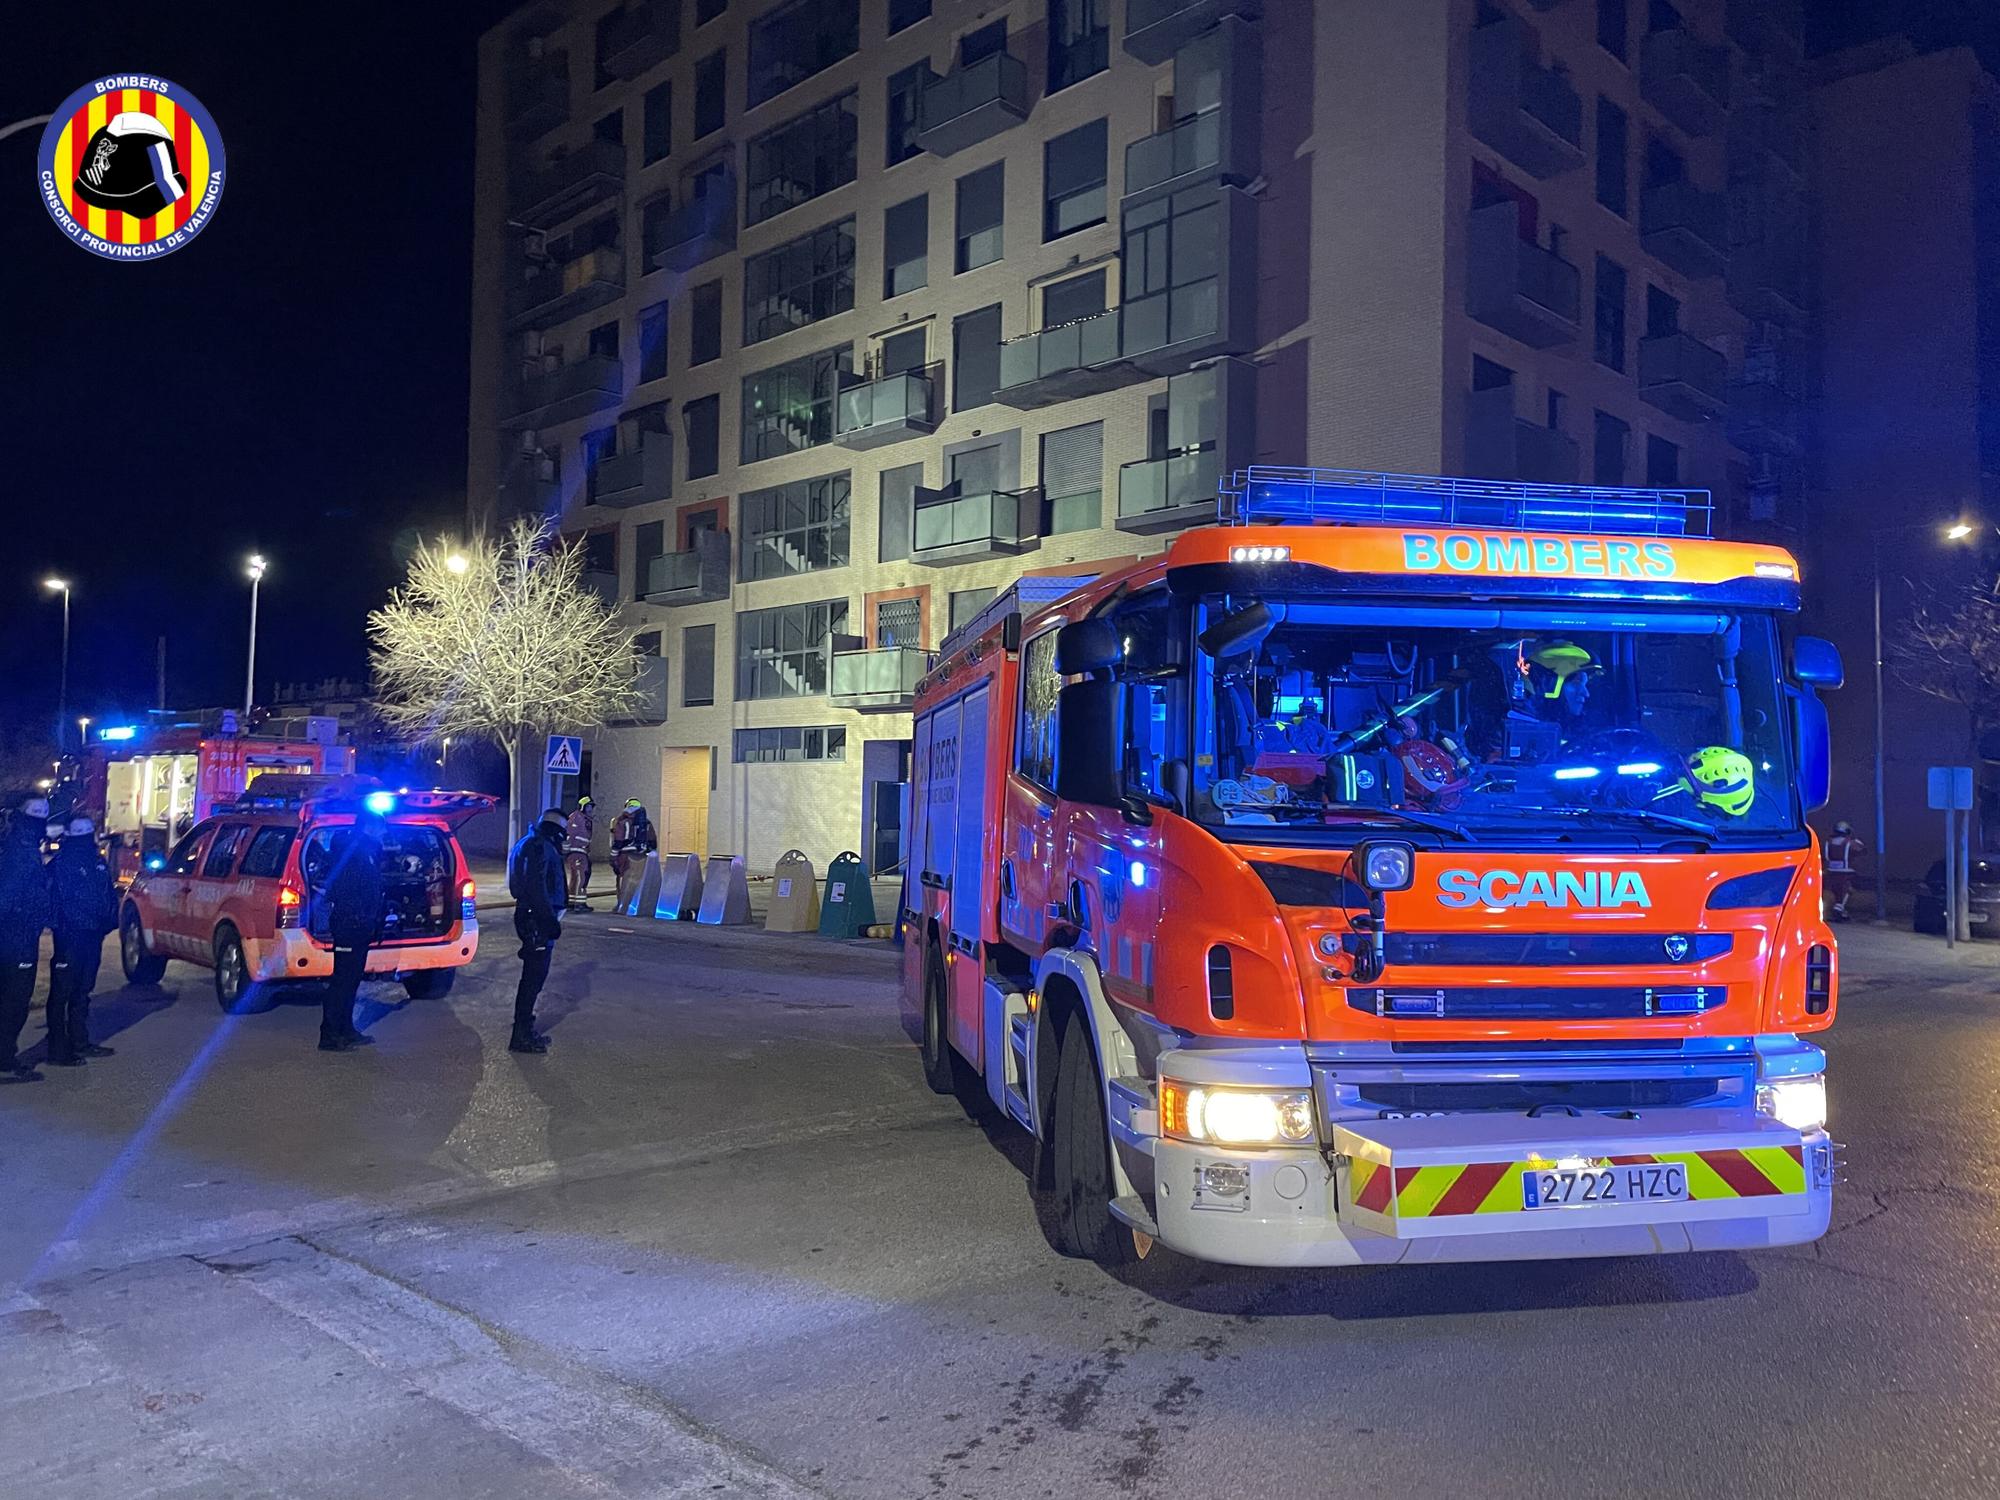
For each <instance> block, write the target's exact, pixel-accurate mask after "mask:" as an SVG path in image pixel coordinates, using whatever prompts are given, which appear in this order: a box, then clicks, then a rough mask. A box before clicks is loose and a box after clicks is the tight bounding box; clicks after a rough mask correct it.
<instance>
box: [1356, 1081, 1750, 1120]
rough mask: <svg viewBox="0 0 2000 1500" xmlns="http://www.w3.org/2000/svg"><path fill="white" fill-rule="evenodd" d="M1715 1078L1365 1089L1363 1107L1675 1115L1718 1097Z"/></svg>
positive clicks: (1362, 1090) (1369, 1085) (1408, 1085)
mask: <svg viewBox="0 0 2000 1500" xmlns="http://www.w3.org/2000/svg"><path fill="white" fill-rule="evenodd" d="M1722 1090H1723V1080H1721V1079H1716V1078H1580V1079H1550V1080H1548V1081H1547V1082H1537V1081H1535V1080H1533V1079H1520V1080H1514V1081H1509V1082H1503V1083H1364V1084H1360V1085H1358V1086H1357V1087H1356V1088H1355V1096H1356V1098H1357V1099H1359V1101H1360V1102H1361V1103H1363V1104H1370V1105H1374V1106H1375V1107H1376V1108H1378V1109H1390V1110H1396V1111H1399V1112H1401V1113H1405V1114H1410V1113H1423V1112H1427V1111H1432V1110H1452V1111H1461V1110H1505V1111H1508V1112H1510V1113H1525V1112H1526V1111H1528V1110H1531V1109H1533V1108H1535V1106H1536V1105H1539V1104H1551V1105H1566V1106H1568V1107H1569V1108H1571V1109H1679V1108H1684V1107H1686V1106H1688V1105H1691V1104H1700V1103H1702V1102H1703V1101H1704V1100H1709V1099H1714V1098H1716V1097H1717V1096H1718V1095H1720V1094H1721V1093H1722Z"/></svg>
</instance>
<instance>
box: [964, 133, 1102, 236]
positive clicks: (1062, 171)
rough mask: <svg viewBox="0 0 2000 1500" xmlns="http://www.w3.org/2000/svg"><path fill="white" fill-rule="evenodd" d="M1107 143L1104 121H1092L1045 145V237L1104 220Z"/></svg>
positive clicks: (1043, 189)
mask: <svg viewBox="0 0 2000 1500" xmlns="http://www.w3.org/2000/svg"><path fill="white" fill-rule="evenodd" d="M1105 142H1106V137H1105V129H1104V121H1102V120H1092V121H1091V122H1090V123H1089V124H1088V125H1079V126H1077V127H1076V129H1074V130H1071V131H1067V132H1065V133H1064V134H1062V135H1059V136H1057V137H1056V138H1055V139H1054V140H1052V141H1050V142H1049V143H1048V144H1047V145H1046V146H1044V147H1043V148H1042V238H1043V239H1045V240H1057V239H1061V238H1062V237H1063V236H1064V235H1066V234H1075V233H1076V232H1077V231H1078V230H1079V229H1088V228H1090V226H1091V225H1093V224H1102V223H1103V222H1104V174H1105V167H1104V162H1105V150H1106V145H1105ZM961 232H962V231H961Z"/></svg>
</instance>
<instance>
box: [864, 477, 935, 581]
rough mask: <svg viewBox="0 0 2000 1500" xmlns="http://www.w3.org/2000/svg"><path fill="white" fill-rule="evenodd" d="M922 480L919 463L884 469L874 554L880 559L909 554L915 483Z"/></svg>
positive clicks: (913, 521) (882, 560)
mask: <svg viewBox="0 0 2000 1500" xmlns="http://www.w3.org/2000/svg"><path fill="white" fill-rule="evenodd" d="M923 482H924V466H923V465H922V464H904V465H903V466H902V467H901V468H898V469H884V470H883V471H882V475H881V480H880V483H881V489H880V491H879V492H878V493H879V494H880V496H881V503H880V504H879V505H878V507H877V514H876V537H875V556H876V559H877V560H878V561H881V562H901V561H902V560H903V559H904V558H906V557H908V556H909V555H910V530H911V527H912V526H913V525H914V524H915V520H916V509H917V486H918V485H920V484H922V483H923Z"/></svg>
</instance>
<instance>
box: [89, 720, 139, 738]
mask: <svg viewBox="0 0 2000 1500" xmlns="http://www.w3.org/2000/svg"><path fill="white" fill-rule="evenodd" d="M138 735H139V726H138V725H136V724H107V725H105V726H104V727H103V728H102V729H100V730H98V731H97V737H98V738H99V739H100V740H130V739H136V738H138Z"/></svg>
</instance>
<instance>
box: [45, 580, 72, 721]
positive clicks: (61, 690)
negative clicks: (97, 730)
mask: <svg viewBox="0 0 2000 1500" xmlns="http://www.w3.org/2000/svg"><path fill="white" fill-rule="evenodd" d="M42 587H43V588H45V589H47V590H48V591H49V592H50V593H54V594H61V595H62V601H63V637H62V671H61V675H60V676H59V677H58V678H57V686H56V749H58V750H60V749H62V742H63V736H65V735H66V734H68V733H69V582H68V580H66V579H62V578H44V579H43V580H42Z"/></svg>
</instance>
